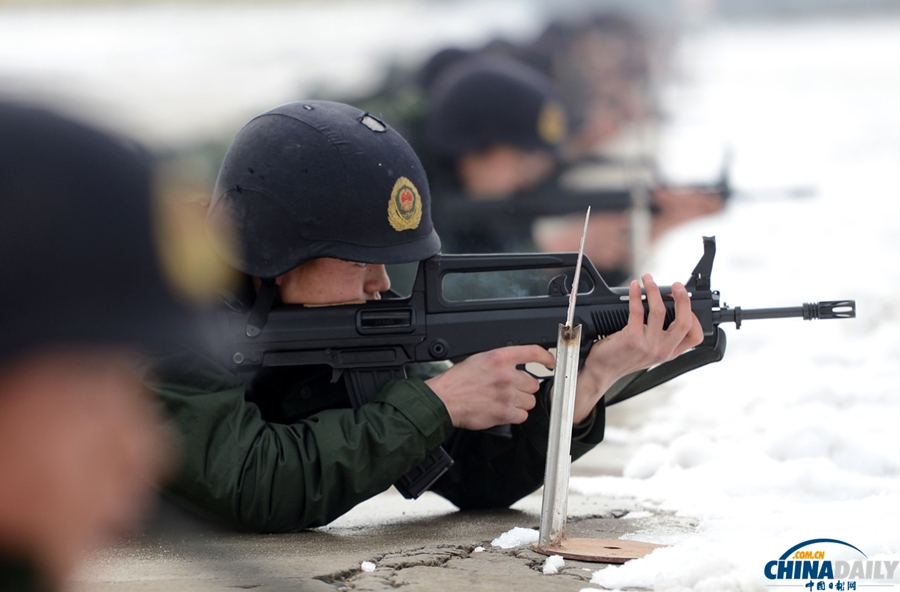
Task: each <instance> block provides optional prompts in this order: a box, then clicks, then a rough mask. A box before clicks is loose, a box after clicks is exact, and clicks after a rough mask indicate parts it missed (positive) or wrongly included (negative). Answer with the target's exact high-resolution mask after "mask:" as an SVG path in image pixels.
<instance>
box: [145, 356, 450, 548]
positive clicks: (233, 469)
mask: <svg viewBox="0 0 900 592" xmlns="http://www.w3.org/2000/svg"><path fill="white" fill-rule="evenodd" d="M148 369H149V371H150V374H148V384H149V385H150V387H151V388H152V389H153V390H154V391H155V392H156V393H157V394H158V395H159V397H160V399H161V400H162V402H163V404H164V405H165V407H166V409H167V411H168V414H169V417H171V419H172V421H173V423H174V425H175V428H176V431H177V433H178V434H179V435H180V437H181V440H182V442H181V444H182V446H181V450H182V458H181V466H180V470H179V472H178V474H177V475H176V477H175V478H174V479H172V481H171V482H170V483H169V484H168V486H167V487H166V490H165V494H166V495H167V496H169V497H170V498H172V499H173V500H174V501H176V502H177V503H179V504H181V505H183V506H185V507H187V508H188V509H190V510H192V511H194V512H196V513H197V514H200V515H202V516H205V517H207V518H210V519H213V520H215V521H218V522H224V523H226V524H229V525H232V526H236V527H239V528H242V529H246V530H251V531H256V532H289V531H296V530H300V529H303V528H308V527H314V526H321V525H323V524H327V523H328V522H330V521H332V520H334V519H335V518H337V517H338V516H340V515H341V514H343V513H345V512H347V511H348V510H350V509H351V508H352V507H353V506H355V505H356V504H358V503H360V502H362V501H364V500H366V499H368V498H370V497H372V496H374V495H376V494H378V493H380V492H382V491H384V490H386V489H387V488H388V487H390V486H391V484H392V483H393V482H394V481H396V480H397V478H398V477H400V476H401V475H403V474H404V473H406V472H407V471H408V470H410V469H412V468H413V467H414V466H416V465H417V464H418V463H419V462H420V461H421V460H422V459H423V458H425V457H426V456H427V455H428V454H429V453H430V452H431V451H433V450H434V449H436V448H437V447H438V446H439V445H440V444H441V443H442V442H444V441H445V440H446V439H447V438H448V437H449V436H450V434H451V432H452V424H451V421H450V416H449V414H448V413H447V410H446V408H445V407H444V405H443V403H442V402H441V401H440V399H438V398H437V396H436V395H435V394H434V393H433V392H432V391H431V390H430V389H429V388H428V387H427V386H426V385H425V383H424V382H422V381H421V380H419V379H409V380H402V381H390V382H389V383H388V384H386V385H385V387H384V388H382V390H381V391H380V392H379V393H378V395H377V396H376V397H375V400H374V401H373V402H372V403H369V404H367V405H364V406H363V407H361V408H360V409H357V410H353V409H331V410H326V411H322V412H319V413H316V414H314V415H311V416H309V417H308V418H306V419H304V420H302V421H298V422H296V423H293V424H275V423H267V422H265V421H264V420H263V419H262V417H261V415H260V411H259V409H258V408H257V407H256V406H255V405H253V404H251V403H247V402H245V400H244V391H245V387H244V383H243V381H241V380H240V379H239V378H238V377H237V376H234V375H232V374H230V373H228V372H227V371H226V370H225V369H224V368H223V367H221V366H219V365H218V364H216V363H214V362H213V361H211V360H208V359H206V358H203V357H201V356H199V355H196V354H192V353H182V354H173V355H169V356H164V357H161V358H156V359H155V360H154V361H153V362H152V363H151V364H150V365H149V368H148Z"/></svg>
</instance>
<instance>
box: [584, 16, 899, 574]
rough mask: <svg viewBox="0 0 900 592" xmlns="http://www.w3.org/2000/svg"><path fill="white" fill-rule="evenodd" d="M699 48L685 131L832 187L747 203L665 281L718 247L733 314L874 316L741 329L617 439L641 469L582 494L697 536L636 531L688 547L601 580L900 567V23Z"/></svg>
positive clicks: (656, 265) (745, 34)
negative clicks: (835, 553) (843, 562)
mask: <svg viewBox="0 0 900 592" xmlns="http://www.w3.org/2000/svg"><path fill="white" fill-rule="evenodd" d="M688 49H689V51H690V52H692V54H693V56H694V57H695V58H696V59H697V60H698V61H697V64H698V68H697V69H696V70H695V71H694V72H692V76H693V80H694V81H695V82H696V87H694V88H693V90H692V92H691V93H690V95H689V96H690V99H691V101H690V102H685V103H684V104H680V105H675V106H674V107H673V111H674V113H675V117H676V119H680V120H681V121H689V122H691V123H692V124H693V125H698V126H701V127H702V126H707V127H708V128H710V129H714V130H716V131H717V132H718V133H720V134H725V135H728V136H729V137H730V140H731V142H730V145H731V147H732V149H733V150H734V154H735V170H734V171H733V172H734V173H735V174H734V176H733V181H734V182H735V183H736V184H737V185H739V186H749V187H754V186H755V187H772V186H779V185H780V186H791V185H796V184H805V183H806V182H807V181H808V180H814V181H815V185H816V188H817V192H816V196H815V197H812V198H806V199H792V198H780V199H771V198H767V199H761V198H757V199H754V198H753V197H752V196H749V197H746V198H741V197H740V196H736V198H737V199H735V201H734V202H733V203H731V204H730V205H729V207H728V209H727V210H726V212H725V213H724V214H722V215H720V216H717V217H715V218H711V219H708V220H703V221H698V222H696V223H694V224H691V225H689V226H685V227H683V228H682V229H680V230H679V231H677V232H674V233H672V234H670V235H669V236H667V237H666V238H665V239H664V240H663V241H662V242H661V243H660V244H659V245H658V247H657V249H656V251H655V253H654V259H653V261H651V262H649V265H648V267H649V269H650V271H651V272H652V273H653V275H654V277H655V278H656V279H657V280H658V281H660V282H661V283H667V284H668V283H671V282H673V281H675V280H681V281H684V280H686V279H687V276H688V274H689V272H690V270H691V269H692V268H693V265H694V264H695V263H696V261H697V260H698V259H699V256H700V254H701V252H702V247H701V241H700V237H701V235H715V236H716V237H717V246H718V251H717V257H716V263H715V266H714V267H713V273H712V284H713V288H715V289H718V290H720V291H721V292H722V298H723V301H725V302H727V303H728V304H729V305H732V306H734V305H740V306H742V307H744V308H756V307H771V306H797V305H799V304H800V303H801V302H811V301H817V300H833V299H839V298H851V299H856V300H857V305H858V318H856V319H855V320H842V321H832V320H829V321H821V320H820V321H813V322H807V321H802V320H799V319H785V320H777V321H746V322H745V323H744V325H743V327H742V328H741V329H740V331H737V330H735V329H734V326H733V325H723V328H724V329H725V331H726V333H727V335H728V350H727V353H726V356H725V359H724V360H723V361H722V362H721V363H719V364H714V365H711V366H708V367H706V368H704V369H702V370H699V371H697V372H693V373H690V374H688V375H686V376H683V377H680V378H679V379H677V380H676V381H673V383H670V384H669V385H666V386H665V387H663V388H666V389H668V390H669V392H670V395H671V396H670V397H669V399H668V400H667V402H666V403H664V404H663V405H660V406H659V407H657V408H654V409H649V410H648V411H647V412H646V413H647V416H648V420H647V421H646V422H645V423H643V424H642V425H641V426H640V427H639V428H636V429H627V428H622V427H616V428H615V429H614V430H611V435H613V437H614V438H613V439H614V440H615V442H617V443H619V444H626V445H632V446H637V448H638V452H637V453H636V454H635V455H634V456H633V457H632V458H631V459H630V461H629V462H628V463H627V464H626V466H625V469H624V476H623V477H595V478H587V477H573V478H572V479H571V489H572V491H574V492H578V493H581V494H584V495H603V496H610V495H612V496H627V497H636V498H638V499H639V500H641V501H642V503H643V504H644V505H645V506H646V507H648V508H650V509H658V510H661V511H670V512H676V513H678V514H679V515H682V516H686V517H692V518H695V519H696V520H697V521H698V523H699V526H698V530H697V532H696V533H693V534H686V535H671V534H665V535H663V534H659V535H654V534H653V533H646V532H642V533H641V534H640V535H639V536H638V535H629V536H626V537H625V538H633V539H640V540H643V541H648V542H659V543H663V544H668V545H670V546H669V547H666V548H663V549H658V550H656V551H654V552H653V553H652V554H650V555H649V556H647V557H645V558H643V559H639V560H635V561H630V562H628V563H626V564H624V565H622V566H620V567H610V568H607V569H603V570H600V571H597V572H595V574H594V576H593V578H592V580H591V581H592V583H593V584H597V585H600V586H603V587H605V588H610V589H621V588H648V589H652V590H678V591H682V590H699V591H705V590H709V591H716V592H719V591H729V590H740V591H748V590H759V591H763V590H766V589H767V586H768V585H769V584H771V583H772V581H770V580H767V579H766V578H765V576H764V571H763V570H764V566H765V564H766V563H767V562H768V561H771V560H773V559H778V558H779V557H780V556H781V555H782V553H784V552H785V551H786V550H787V549H789V548H791V547H793V546H794V545H797V544H799V543H801V542H803V541H808V540H810V539H815V538H822V537H825V538H833V539H838V540H842V541H846V542H848V543H851V544H853V545H855V546H856V547H858V548H859V549H861V550H862V551H863V552H864V553H865V554H866V555H867V556H868V558H869V559H877V558H883V559H885V560H900V519H898V518H897V513H896V508H897V507H900V446H898V435H897V425H898V423H900V306H898V302H900V265H897V263H896V262H897V261H898V260H900V231H898V220H900V215H898V214H900V198H898V196H900V192H898V189H897V177H896V170H897V167H898V163H900V110H898V109H897V108H896V105H898V104H900V20H898V19H896V18H894V19H882V20H881V21H880V22H877V23H876V22H874V21H873V22H848V23H843V24H830V23H821V22H820V23H815V24H805V25H797V24H795V25H793V26H788V25H752V26H751V25H744V26H741V27H731V28H728V29H720V30H717V31H712V32H708V33H707V34H705V35H703V36H700V37H698V38H696V39H695V41H694V43H693V44H692V45H689V46H688ZM750 81H752V84H751V82H750ZM627 404H634V405H640V404H642V403H641V399H640V397H638V398H637V399H635V400H634V401H633V402H629V403H626V405H627ZM601 446H602V445H601ZM779 583H793V584H794V585H795V586H796V587H797V589H800V588H801V587H802V585H801V584H800V583H799V582H796V581H794V582H779ZM860 583H861V584H863V583H865V582H860ZM890 583H893V584H900V582H898V581H895V582H890Z"/></svg>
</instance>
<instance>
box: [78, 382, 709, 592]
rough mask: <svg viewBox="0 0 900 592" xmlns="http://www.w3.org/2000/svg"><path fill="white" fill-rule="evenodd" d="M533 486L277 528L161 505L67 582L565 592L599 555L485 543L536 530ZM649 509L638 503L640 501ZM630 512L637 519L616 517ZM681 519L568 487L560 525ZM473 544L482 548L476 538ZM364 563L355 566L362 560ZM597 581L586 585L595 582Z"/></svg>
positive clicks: (385, 499) (614, 531)
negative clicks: (478, 498)
mask: <svg viewBox="0 0 900 592" xmlns="http://www.w3.org/2000/svg"><path fill="white" fill-rule="evenodd" d="M659 396H664V394H663V395H657V394H656V393H650V394H647V395H642V397H646V399H645V400H644V401H642V402H641V403H640V405H636V404H632V403H631V402H627V403H623V404H620V405H617V406H615V407H613V408H611V409H610V414H609V415H610V417H609V422H610V424H611V425H619V426H628V425H633V424H635V423H639V422H640V418H641V415H642V414H643V413H646V412H648V410H649V409H651V408H652V403H653V400H652V399H653V398H654V397H659ZM631 452H632V451H630V450H628V449H627V448H623V447H621V446H616V445H615V444H613V443H603V444H601V445H600V446H598V447H597V448H596V449H595V450H594V451H592V452H591V453H590V454H589V455H587V456H585V457H584V458H582V459H580V460H579V461H577V462H576V463H575V464H574V465H573V467H572V473H573V474H575V475H602V474H621V470H622V467H623V465H624V463H625V462H627V459H628V458H629V457H630V453H631ZM540 509H541V492H540V491H538V492H536V493H535V494H532V495H530V496H528V497H526V498H525V499H523V500H521V501H519V502H517V503H516V504H515V505H514V506H513V508H512V509H508V510H494V511H479V512H461V511H458V510H457V509H456V508H455V507H454V506H453V505H452V504H450V503H449V502H447V501H446V500H444V499H442V498H440V497H439V496H437V495H434V494H431V493H426V494H425V495H423V496H422V497H421V498H420V499H418V500H415V501H410V500H405V499H403V498H402V497H401V496H400V494H399V493H397V492H396V491H395V490H393V489H391V490H389V491H387V492H385V493H384V494H382V495H379V496H377V497H375V498H373V499H371V500H369V501H367V502H365V503H364V504H361V505H359V506H357V507H356V508H354V509H353V510H352V511H351V512H349V513H348V514H346V515H344V516H342V517H341V518H340V519H338V520H336V521H335V522H333V523H332V524H330V525H328V526H327V527H323V528H318V529H315V530H310V531H306V532H301V533H296V534H287V535H252V534H243V533H234V532H225V531H221V530H219V529H217V528H214V527H210V526H209V525H206V524H201V523H199V522H197V521H196V520H194V519H192V518H191V517H188V516H186V515H184V514H182V513H181V512H180V510H177V509H176V508H174V507H171V506H163V508H162V509H161V511H160V513H159V516H158V517H157V519H156V520H154V523H153V526H152V527H151V528H150V529H149V531H148V532H146V533H145V534H144V535H143V536H141V537H140V538H138V539H137V540H134V541H131V542H128V543H122V544H120V545H118V546H116V547H115V548H113V549H110V550H107V551H105V552H103V553H100V554H98V555H96V556H95V557H93V558H92V559H91V561H89V562H88V563H87V564H86V565H85V567H84V569H83V571H82V573H81V574H80V575H79V576H78V577H77V578H76V580H75V581H74V582H73V583H72V590H73V592H119V591H124V590H129V591H131V590H139V591H142V592H143V591H147V592H156V591H159V592H162V591H180V590H192V591H193V590H201V591H205V590H216V591H226V590H228V591H233V590H235V589H259V590H261V591H266V592H268V591H272V592H275V591H287V590H310V591H314V592H315V591H322V592H327V591H331V592H334V591H336V590H341V591H344V590H354V591H369V590H371V591H374V590H391V589H394V588H400V587H402V588H403V589H404V590H405V591H408V592H413V591H419V590H422V591H425V590H428V591H431V590H467V591H470V592H474V591H480V590H483V591H495V590H496V591H499V590H513V589H515V590H541V591H545V590H546V591H556V590H559V591H561V592H562V591H574V592H577V591H579V590H581V589H582V588H586V587H589V581H590V578H591V574H592V573H593V572H594V571H596V570H598V569H603V568H604V567H605V566H604V565H603V564H593V563H582V562H577V561H571V560H567V561H566V562H565V566H564V567H563V569H562V570H561V571H560V573H558V574H555V575H544V574H543V572H542V569H541V568H542V565H543V562H544V560H545V559H546V557H545V556H544V555H540V554H538V553H535V552H533V551H531V550H530V548H528V547H527V546H525V547H518V548H515V549H501V548H499V547H492V546H491V541H492V540H494V539H495V538H497V537H499V536H500V535H501V534H503V533H504V532H507V531H508V530H510V529H512V528H514V527H523V528H533V529H538V527H539V523H540ZM648 510H649V511H648ZM635 511H641V514H638V515H637V516H641V517H640V518H625V516H627V515H628V514H629V512H635ZM695 526H696V525H695V524H693V523H691V522H690V521H688V520H685V519H682V518H678V517H675V516H672V515H668V514H664V513H659V512H657V511H655V510H652V509H650V508H645V507H642V506H641V504H640V503H639V502H637V501H636V500H630V499H621V498H619V499H611V498H603V497H598V496H591V497H584V496H580V495H575V494H572V495H570V497H569V517H568V520H567V531H566V532H567V535H568V536H569V537H573V538H574V537H584V538H612V539H615V538H618V537H621V536H622V535H624V534H626V533H627V534H629V535H630V536H631V537H633V538H637V539H641V536H640V535H641V534H642V533H645V534H646V535H647V538H648V539H649V540H652V539H653V538H655V537H659V536H660V535H665V534H672V533H684V532H690V531H691V530H693V529H694V527H695ZM479 547H480V548H483V549H484V550H483V551H479V550H478V549H479ZM364 561H369V562H372V563H374V564H375V566H376V568H375V570H374V571H372V572H365V571H363V570H362V569H361V567H360V566H361V564H362V562H364ZM595 588H596V586H595Z"/></svg>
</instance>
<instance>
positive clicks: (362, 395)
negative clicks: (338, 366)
mask: <svg viewBox="0 0 900 592" xmlns="http://www.w3.org/2000/svg"><path fill="white" fill-rule="evenodd" d="M404 378H406V370H404V369H403V367H402V366H398V367H390V368H373V369H370V370H357V371H347V372H344V384H345V386H346V387H347V392H348V393H349V395H350V403H351V404H352V405H353V408H354V409H359V408H360V407H362V406H363V405H365V404H366V403H368V402H369V401H372V400H373V399H374V398H375V395H376V394H377V393H378V390H379V389H380V388H381V386H382V385H383V384H384V383H385V382H387V381H388V380H390V379H395V380H402V379H404ZM452 466H453V459H452V458H451V457H450V455H449V454H447V451H446V450H444V449H443V447H438V449H437V450H435V451H434V452H432V453H431V454H429V455H428V456H427V457H425V460H423V461H422V462H420V463H419V464H418V465H417V466H416V467H415V468H413V469H412V470H410V471H409V472H407V473H406V474H405V475H403V476H402V477H400V478H399V479H398V480H397V482H396V483H394V487H396V488H397V491H399V492H400V494H401V495H402V496H403V497H405V498H406V499H416V498H418V497H419V496H420V495H422V494H423V493H424V492H425V491H427V490H428V488H429V487H431V486H432V485H433V484H434V482H435V481H437V480H438V479H440V477H441V475H443V474H444V473H446V472H447V470H448V469H449V468H450V467H452Z"/></svg>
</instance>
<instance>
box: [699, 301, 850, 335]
mask: <svg viewBox="0 0 900 592" xmlns="http://www.w3.org/2000/svg"><path fill="white" fill-rule="evenodd" d="M792 317H802V318H803V320H804V321H812V320H815V319H852V318H855V317H856V301H855V300H825V301H822V302H806V303H804V304H803V305H802V306H785V307H781V308H741V307H740V306H735V307H734V308H727V307H723V308H721V309H719V310H718V311H713V322H714V323H715V324H719V323H734V324H735V325H736V326H737V328H738V329H740V328H741V322H743V321H755V320H759V319H786V318H792Z"/></svg>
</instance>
